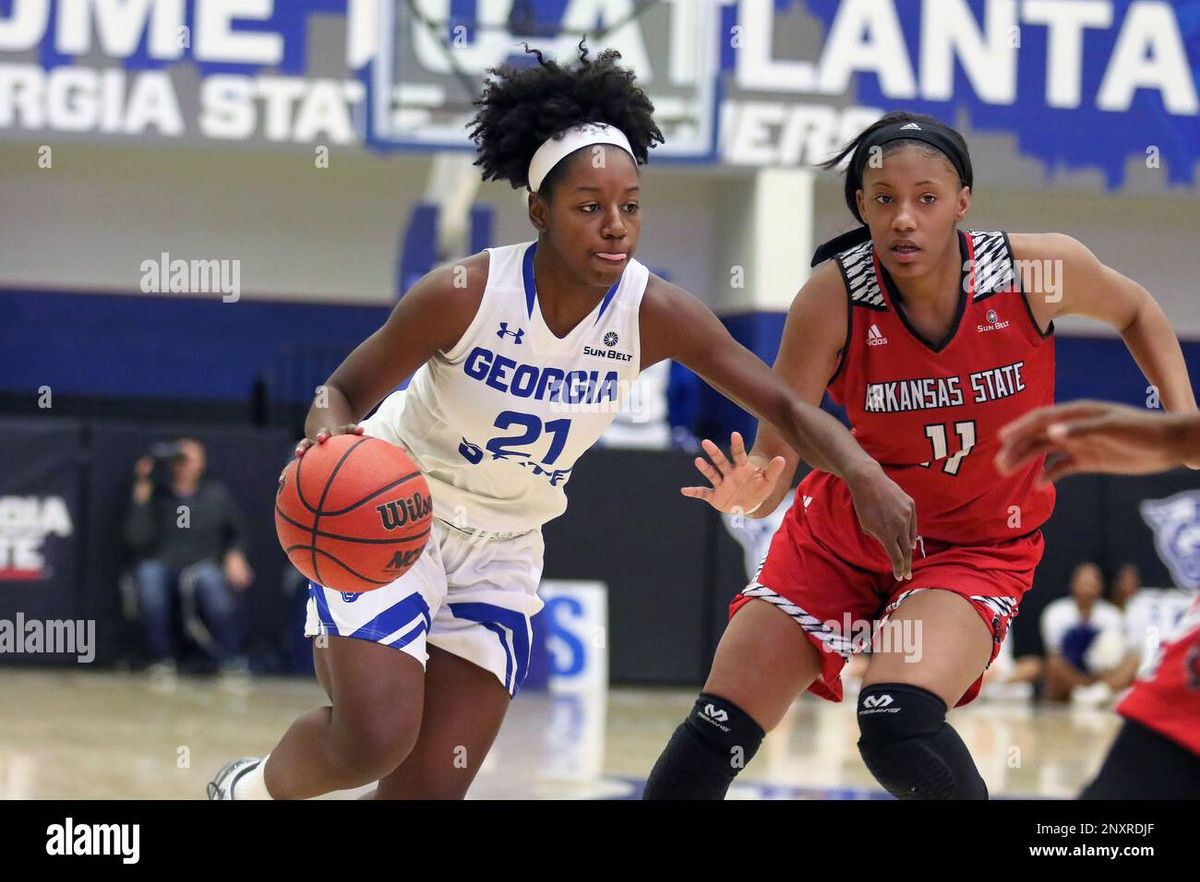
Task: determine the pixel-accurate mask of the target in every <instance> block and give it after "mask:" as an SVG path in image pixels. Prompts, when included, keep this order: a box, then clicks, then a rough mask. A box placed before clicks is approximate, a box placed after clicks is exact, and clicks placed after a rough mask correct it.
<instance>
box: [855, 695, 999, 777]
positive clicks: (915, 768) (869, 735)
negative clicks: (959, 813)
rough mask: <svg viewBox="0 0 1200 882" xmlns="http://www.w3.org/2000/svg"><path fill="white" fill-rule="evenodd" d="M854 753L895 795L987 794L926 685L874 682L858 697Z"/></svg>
mask: <svg viewBox="0 0 1200 882" xmlns="http://www.w3.org/2000/svg"><path fill="white" fill-rule="evenodd" d="M858 729H859V732H860V733H861V734H862V737H861V738H860V739H859V741H858V752H859V753H860V754H861V755H862V758H863V762H865V763H866V764H867V768H868V769H870V771H871V774H872V775H874V776H875V779H876V780H877V781H878V782H879V783H880V784H882V785H883V787H884V788H885V789H886V790H887V791H888V793H890V794H892V795H893V796H895V797H896V798H897V799H987V795H988V794H987V785H986V784H984V782H983V778H982V777H981V776H980V774H979V770H978V769H976V768H975V763H974V761H973V760H972V759H971V754H970V753H969V752H968V750H967V746H966V745H965V744H963V741H962V739H961V738H959V737H958V733H957V732H955V731H954V729H953V727H952V726H950V724H949V723H947V722H946V703H945V702H944V701H942V700H941V699H940V698H938V697H937V696H936V695H934V694H933V693H932V692H930V691H928V690H927V689H922V688H921V687H919V686H909V685H907V684H903V683H878V684H876V685H874V686H868V687H866V688H865V689H863V690H862V692H861V693H859V696H858Z"/></svg>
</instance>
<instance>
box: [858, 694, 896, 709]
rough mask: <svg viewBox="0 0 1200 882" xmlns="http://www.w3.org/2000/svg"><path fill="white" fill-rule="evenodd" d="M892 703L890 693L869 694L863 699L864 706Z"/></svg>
mask: <svg viewBox="0 0 1200 882" xmlns="http://www.w3.org/2000/svg"><path fill="white" fill-rule="evenodd" d="M891 703H892V696H890V695H868V696H867V697H866V698H864V699H863V707H887V706H888V705H889V704H891Z"/></svg>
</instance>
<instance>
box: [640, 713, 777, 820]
mask: <svg viewBox="0 0 1200 882" xmlns="http://www.w3.org/2000/svg"><path fill="white" fill-rule="evenodd" d="M765 735H766V733H765V732H764V731H763V729H762V727H761V726H759V725H758V723H756V722H755V721H754V720H753V718H751V717H750V715H749V714H747V713H746V712H745V711H743V710H742V709H741V708H740V707H738V706H737V705H736V704H734V703H733V702H732V701H728V700H726V699H724V698H720V697H718V696H716V695H709V694H708V693H703V692H702V693H701V694H700V697H699V698H698V699H696V704H695V705H694V706H693V707H692V710H691V712H690V713H689V714H688V716H687V719H686V720H684V721H683V723H681V724H680V725H679V728H677V729H676V730H675V733H674V734H673V735H672V736H671V740H670V742H668V744H667V747H666V750H664V751H663V753H662V756H660V757H659V758H658V762H656V763H655V764H654V769H653V770H652V771H651V772H650V777H649V779H647V781H646V789H645V792H644V794H643V798H644V799H722V798H724V796H725V793H726V792H727V791H728V790H729V785H730V784H732V783H733V779H734V778H735V777H737V774H738V772H740V771H741V770H742V769H743V768H745V767H746V764H747V763H749V762H750V760H751V759H753V758H754V755H755V754H756V753H757V752H758V748H759V745H761V744H762V740H763V738H764V737H765Z"/></svg>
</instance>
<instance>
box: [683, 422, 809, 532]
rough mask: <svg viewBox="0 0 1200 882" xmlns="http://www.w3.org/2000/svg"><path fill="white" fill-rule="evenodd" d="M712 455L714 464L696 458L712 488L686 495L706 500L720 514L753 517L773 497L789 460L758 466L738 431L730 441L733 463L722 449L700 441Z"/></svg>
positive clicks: (688, 490) (685, 491) (686, 489)
mask: <svg viewBox="0 0 1200 882" xmlns="http://www.w3.org/2000/svg"><path fill="white" fill-rule="evenodd" d="M700 446H701V447H703V448H704V452H705V453H707V454H708V456H709V459H711V460H712V462H711V463H710V462H709V461H708V460H707V459H705V458H704V457H703V456H697V457H696V468H698V469H699V470H700V474H702V475H704V477H706V478H708V481H709V483H710V484H711V485H712V486H711V487H684V488H683V489H682V490H681V492H682V493H683V495H684V496H690V497H692V498H693V499H703V500H704V501H705V502H707V503H708V504H709V505H711V506H712V507H713V508H715V509H716V510H717V511H723V512H741V513H743V514H749V513H750V512H752V511H754V510H755V509H756V508H758V507H759V506H760V505H762V504H763V502H764V501H765V500H766V499H767V497H768V496H770V495H771V491H772V490H774V489H775V484H776V482H778V481H779V476H780V475H781V474H783V468H784V466H785V465H787V461H786V460H785V459H784V458H783V457H782V456H777V457H775V458H774V459H773V460H771V461H770V462H768V463H767V464H766V465H762V464H761V463H756V462H754V461H753V460H751V459H750V457H749V456H747V455H746V445H745V443H744V442H743V441H742V436H741V434H740V433H738V432H734V433H733V435H732V436H730V439H729V455H730V457H731V458H732V459H733V462H730V461H729V460H728V459H726V458H725V454H724V453H722V452H721V448H720V447H718V446H717V445H716V444H714V443H713V442H711V441H709V440H708V439H705V440H704V441H701V442H700Z"/></svg>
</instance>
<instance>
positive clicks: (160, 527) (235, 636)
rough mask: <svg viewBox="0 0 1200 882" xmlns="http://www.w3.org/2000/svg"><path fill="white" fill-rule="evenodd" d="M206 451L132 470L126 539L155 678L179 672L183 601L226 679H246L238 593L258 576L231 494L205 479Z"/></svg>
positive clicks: (187, 451) (180, 444) (162, 450)
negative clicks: (179, 608)
mask: <svg viewBox="0 0 1200 882" xmlns="http://www.w3.org/2000/svg"><path fill="white" fill-rule="evenodd" d="M205 464H206V463H205V452H204V445H202V444H201V443H200V442H199V441H197V440H196V439H194V438H180V439H178V440H177V441H175V442H174V443H173V444H168V445H156V446H155V448H154V449H153V450H152V451H151V453H150V454H149V455H147V456H143V457H142V458H141V459H139V460H138V461H137V463H136V465H135V466H134V482H133V504H132V506H131V507H130V509H129V514H128V517H127V518H126V520H125V539H126V541H127V542H128V543H129V546H130V547H131V549H132V550H133V552H134V554H135V556H136V564H135V566H134V571H133V575H134V581H135V584H136V588H137V607H138V620H139V624H140V626H141V630H142V636H143V639H144V641H145V649H146V652H147V654H148V656H149V660H150V667H149V668H148V671H149V672H150V673H151V674H152V675H170V674H172V673H174V671H175V669H176V665H177V659H178V654H177V646H176V640H175V634H176V630H175V629H176V619H175V615H174V613H175V611H176V609H177V601H178V599H179V598H180V595H181V594H182V595H185V597H184V599H185V600H186V601H188V602H189V603H190V602H192V601H193V600H194V611H195V612H196V613H198V615H199V616H200V618H201V619H202V620H203V624H204V627H205V628H206V629H207V635H206V636H211V639H210V640H207V641H206V642H207V643H208V645H207V646H206V647H205V648H206V649H208V650H209V652H210V653H211V654H212V655H213V656H214V657H215V658H216V661H217V663H218V666H219V668H220V670H221V672H222V673H232V674H240V673H245V672H246V671H247V665H246V659H245V656H244V655H243V650H242V635H241V628H240V623H239V621H238V618H237V614H236V604H235V599H234V596H233V592H234V591H244V590H245V589H246V588H247V587H249V585H250V583H251V582H252V581H253V580H254V573H253V571H252V570H251V569H250V565H249V563H247V561H246V555H245V553H244V552H243V550H242V541H243V540H242V537H243V530H242V518H241V514H240V512H239V511H238V509H237V506H236V505H235V504H234V501H233V497H232V496H231V495H230V493H229V490H228V489H227V488H226V487H225V485H224V484H222V483H221V482H219V481H216V480H213V479H211V478H205V477H204V469H205Z"/></svg>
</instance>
